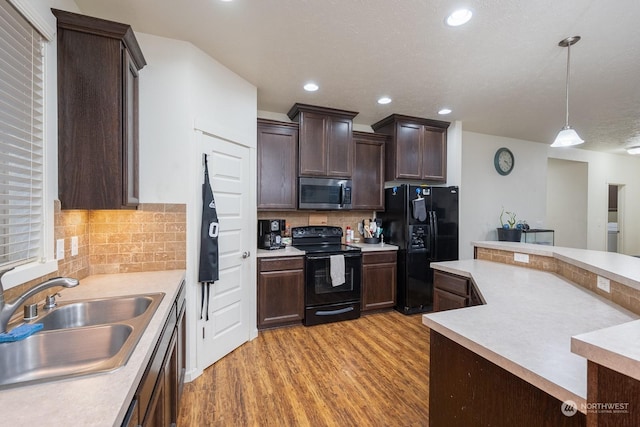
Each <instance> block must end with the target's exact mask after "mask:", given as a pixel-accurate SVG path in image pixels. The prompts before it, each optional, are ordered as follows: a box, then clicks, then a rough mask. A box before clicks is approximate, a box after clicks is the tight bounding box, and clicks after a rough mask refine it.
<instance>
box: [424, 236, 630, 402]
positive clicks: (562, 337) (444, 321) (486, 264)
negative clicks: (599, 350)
mask: <svg viewBox="0 0 640 427" xmlns="http://www.w3.org/2000/svg"><path fill="white" fill-rule="evenodd" d="M493 243H498V242H493ZM500 243H503V242H500ZM523 245H524V244H523ZM527 246H528V247H530V246H535V248H531V249H532V250H535V251H540V250H548V248H540V247H539V245H529V244H528V245H527ZM518 248H519V249H522V246H518ZM431 266H432V267H433V268H435V269H438V270H442V271H445V272H449V273H453V274H458V275H462V276H465V277H472V278H473V281H474V283H475V284H476V285H477V288H478V290H479V291H480V293H481V294H482V297H483V299H484V301H486V305H480V306H475V307H468V308H462V309H457V310H449V311H443V312H438V313H430V314H425V315H423V323H424V324H425V325H427V326H428V327H430V328H431V329H433V330H434V331H436V332H438V333H440V334H442V335H444V336H446V337H447V338H449V339H451V340H453V341H455V342H456V343H458V344H460V345H462V346H464V347H466V348H468V349H470V350H472V351H474V352H475V353H477V354H479V355H480V356H482V357H484V358H485V359H487V360H489V361H491V362H493V363H495V364H496V365H498V366H501V367H502V368H504V369H506V370H507V371H509V372H511V373H513V374H514V375H517V376H518V377H520V378H522V379H524V380H525V381H527V382H529V383H531V384H533V385H534V386H536V387H538V388H540V389H541V390H543V391H545V392H547V393H549V394H551V395H552V396H555V397H556V398H558V399H559V400H561V401H564V400H567V399H571V400H574V401H575V402H577V403H578V407H580V403H585V399H586V395H587V361H586V359H584V358H583V357H581V356H579V355H577V354H574V353H572V352H571V342H572V337H573V336H575V335H580V334H585V333H589V332H593V331H596V330H600V329H602V328H606V327H610V326H614V325H621V324H625V323H627V322H630V321H634V320H636V319H638V316H636V315H635V314H633V313H631V312H629V311H627V310H625V309H623V308H621V307H619V306H617V305H615V304H613V303H611V302H610V301H608V300H606V299H604V298H601V297H599V296H597V295H596V294H594V293H592V292H589V291H587V290H585V289H584V288H582V287H579V286H577V285H574V284H572V283H571V282H569V281H567V280H565V279H563V278H562V277H560V276H557V275H555V274H552V273H548V272H544V271H540V270H535V269H530V268H525V267H518V266H512V265H507V264H501V263H495V262H491V261H483V260H462V261H448V262H439V263H432V264H431ZM634 323H635V322H634ZM637 356H639V357H640V353H638V354H637ZM639 360H640V359H639Z"/></svg>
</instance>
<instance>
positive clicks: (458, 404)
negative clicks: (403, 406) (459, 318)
mask: <svg viewBox="0 0 640 427" xmlns="http://www.w3.org/2000/svg"><path fill="white" fill-rule="evenodd" d="M430 334H431V350H430V364H431V365H430V369H429V373H430V374H429V375H430V378H429V425H430V426H431V427H443V426H447V427H449V426H451V427H453V426H554V427H557V426H585V425H586V417H585V414H583V413H581V412H578V413H576V414H575V415H573V416H571V417H568V416H565V415H563V413H562V411H561V405H562V402H561V401H560V400H558V399H556V398H555V397H553V396H551V395H549V394H547V393H545V392H544V391H542V390H540V389H539V388H537V387H535V386H533V385H531V384H529V383H528V382H526V381H524V380H523V379H521V378H519V377H517V376H515V375H513V374H511V373H510V372H507V371H506V370H505V369H503V368H501V367H499V366H497V365H495V364H494V363H492V362H489V361H488V360H486V359H484V358H483V357H481V356H479V355H477V354H476V353H474V352H472V351H470V350H468V349H466V348H465V347H463V346H461V345H459V344H457V343H455V342H453V341H451V340H450V339H448V338H446V337H445V336H443V335H441V334H439V333H437V332H435V331H433V330H431V332H430Z"/></svg>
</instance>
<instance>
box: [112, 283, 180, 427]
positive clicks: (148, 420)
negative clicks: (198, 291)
mask: <svg viewBox="0 0 640 427" xmlns="http://www.w3.org/2000/svg"><path fill="white" fill-rule="evenodd" d="M184 308H185V287H184V282H183V283H182V287H181V290H180V292H178V297H177V298H176V300H175V301H174V303H173V308H172V309H171V313H170V314H169V317H168V319H167V322H166V323H165V326H164V329H163V331H162V334H161V335H160V340H159V341H158V344H157V345H156V348H155V350H154V353H153V356H151V360H150V361H149V364H148V365H147V369H146V371H145V373H144V375H143V377H142V380H141V381H140V385H139V386H138V390H137V391H136V394H135V396H134V399H133V401H132V402H131V405H130V406H129V410H128V411H127V416H126V418H125V420H124V422H123V423H122V425H123V426H126V427H130V426H137V425H141V426H142V427H172V426H176V425H177V422H178V408H179V402H180V400H179V399H180V393H181V390H182V386H183V384H184V370H185V365H184V364H185V357H184V349H185V344H186V342H185V339H186V335H185V329H184V324H185V322H184V315H185V309H184Z"/></svg>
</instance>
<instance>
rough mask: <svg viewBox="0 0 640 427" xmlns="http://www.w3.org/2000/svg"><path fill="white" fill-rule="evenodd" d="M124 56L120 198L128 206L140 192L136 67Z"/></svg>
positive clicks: (135, 202)
mask: <svg viewBox="0 0 640 427" xmlns="http://www.w3.org/2000/svg"><path fill="white" fill-rule="evenodd" d="M123 56H124V61H123V62H124V68H125V70H124V74H125V80H124V87H123V93H124V100H125V102H124V108H125V112H124V115H123V117H124V144H123V149H122V154H123V156H124V159H123V171H122V174H123V177H122V194H123V196H122V200H123V201H124V204H125V205H126V206H129V207H135V206H138V203H139V200H140V196H139V194H140V192H139V190H138V163H139V160H138V159H139V154H138V69H137V68H136V66H135V64H134V63H133V61H132V60H131V55H130V54H129V52H128V51H127V50H123Z"/></svg>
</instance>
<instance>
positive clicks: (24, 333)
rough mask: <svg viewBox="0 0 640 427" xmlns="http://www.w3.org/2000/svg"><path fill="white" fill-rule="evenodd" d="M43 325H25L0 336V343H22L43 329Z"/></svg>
mask: <svg viewBox="0 0 640 427" xmlns="http://www.w3.org/2000/svg"><path fill="white" fill-rule="evenodd" d="M43 326H44V325H43V324H42V323H23V324H22V325H20V326H16V327H15V328H13V329H12V330H11V331H9V332H4V333H2V334H0V342H14V341H20V340H23V339H25V338H27V337H28V336H31V335H33V334H35V333H36V332H38V331H39V330H40V329H42V328H43Z"/></svg>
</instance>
